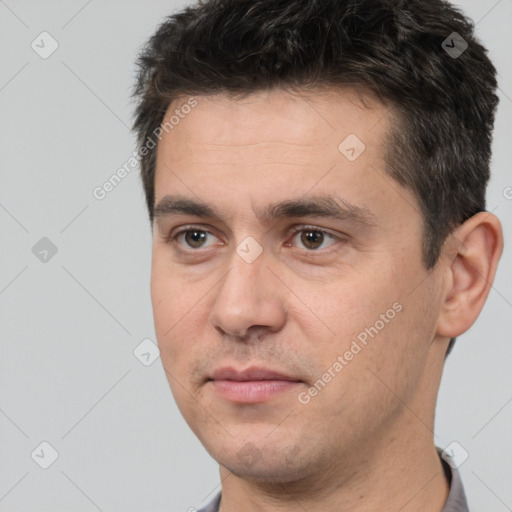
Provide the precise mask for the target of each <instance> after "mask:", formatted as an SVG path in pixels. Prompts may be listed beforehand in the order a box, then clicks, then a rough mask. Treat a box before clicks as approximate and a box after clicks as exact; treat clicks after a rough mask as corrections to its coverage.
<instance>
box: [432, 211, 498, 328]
mask: <svg viewBox="0 0 512 512" xmlns="http://www.w3.org/2000/svg"><path fill="white" fill-rule="evenodd" d="M443 251H444V258H445V260H446V263H445V264H446V272H447V283H448V284H447V287H446V290H445V292H444V297H443V303H442V306H441V312H440V315H439V318H438V323H437V334H438V335H439V336H442V337H447V338H455V337H457V336H459V335H461V334H462V333H463V332H465V331H467V330H468V329H469V328H470V327H471V326H472V325H473V323H474V322H475V320H476V319H477V317H478V315H479V314H480V311H481V310H482V308H483V306H484V304H485V301H486V299H487V296H488V295H489V291H490V289H491V285H492V282H493V280H494V276H495V274H496V268H497V266H498V261H499V259H500V256H501V253H502V251H503V233H502V229H501V223H500V221H499V220H498V218H497V217H496V216H495V215H493V214H492V213H488V212H481V213H477V214H476V215H474V216H473V217H471V218H470V219H468V220H467V221H466V222H464V223H463V224H462V225H461V226H459V227H458V228H457V229H456V230H455V231H454V232H453V233H452V234H451V235H450V240H449V243H448V244H446V246H445V247H444V248H443Z"/></svg>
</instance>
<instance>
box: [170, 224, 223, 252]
mask: <svg viewBox="0 0 512 512" xmlns="http://www.w3.org/2000/svg"><path fill="white" fill-rule="evenodd" d="M212 237H213V238H212ZM170 241H171V243H173V244H177V245H180V246H181V247H182V248H183V249H185V250H186V249H202V248H205V247H209V246H210V245H213V244H214V235H212V233H210V232H209V231H205V230H204V229H196V228H188V229H182V230H181V231H179V232H178V233H176V234H175V235H174V236H172V237H171V239H170Z"/></svg>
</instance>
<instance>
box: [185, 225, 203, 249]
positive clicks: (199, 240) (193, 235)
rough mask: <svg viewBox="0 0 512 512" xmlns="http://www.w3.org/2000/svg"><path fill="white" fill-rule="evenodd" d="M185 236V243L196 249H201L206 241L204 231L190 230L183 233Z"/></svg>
mask: <svg viewBox="0 0 512 512" xmlns="http://www.w3.org/2000/svg"><path fill="white" fill-rule="evenodd" d="M184 235H185V241H186V243H187V244H188V245H189V246H190V247H192V248H194V249H198V248H199V247H202V245H203V244H204V241H205V239H206V232H205V231H199V230H196V229H194V230H190V231H187V232H185V233H184Z"/></svg>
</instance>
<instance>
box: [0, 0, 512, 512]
mask: <svg viewBox="0 0 512 512" xmlns="http://www.w3.org/2000/svg"><path fill="white" fill-rule="evenodd" d="M185 3H187V2H177V1H175V0H174V1H173V0H168V1H162V0H153V1H152V2H142V1H133V0H131V1H126V0H125V1H122V2H121V1H120V0H102V1H100V0H91V1H88V2H86V1H82V0H80V1H69V0H67V1H56V0H51V1H45V2H41V1H40V0H39V1H35V0H32V1H29V0H5V1H2V0H0V48H1V50H0V58H1V64H0V164H1V165H0V169H1V188H0V229H1V233H2V244H1V247H2V249H1V260H0V261H1V264H0V322H1V326H2V331H1V332H2V334H1V354H0V510H1V511H9V512H15V511H52V512H56V511H94V510H102V511H105V512H106V511H119V512H120V511H123V512H129V511H136V510H138V511H140V510H148V511H149V510H151V511H160V510H161V511H164V510H165V511H185V510H188V509H189V507H193V506H196V507H198V506H199V505H200V504H201V503H202V502H203V501H204V500H208V499H209V498H210V497H211V495H212V493H213V492H216V491H217V490H218V484H219V477H218V473H217V466H216V463H215V462H214V461H213V460H212V459H211V458H210V457H209V456H208V454H207V453H206V452H205V451H204V449H203V448H202V446H201V445H200V443H199V442H198V441H197V440H196V439H195V437H194V436H193V434H192V433H191V432H190V431H189V429H188V427H187V426H186V424H185V422H184V421H183V419H182V418H181V416H180V414H179V412H178V410H177V408H176V405H175V404H174V401H173V399H172V396H171V393H170V391H169V388H168V384H167V381H166V379H165V376H164V372H163V370H162V367H161V363H160V360H159V359H157V360H156V361H154V363H153V364H151V365H150V366H145V365H144V364H142V362H141V361H140V360H139V359H137V358H136V357H135V355H134V353H133V351H134V349H135V348H136V347H137V346H138V345H139V344H140V343H141V341H142V340H144V339H146V338H149V339H151V340H153V341H155V336H154V330H153V319H152V311H151V304H150V295H149V277H150V257H151V235H150V230H149V224H148V221H147V216H146V210H145V206H144V198H143V193H142V189H141V187H140V185H139V181H138V176H137V174H136V171H133V172H132V173H130V174H129V175H128V176H127V177H126V178H125V179H124V180H123V181H122V182H121V183H120V184H119V185H118V186H117V187H116V188H115V189H114V190H113V191H112V192H110V193H109V194H107V196H106V197H105V199H103V200H102V201H99V200H97V199H95V198H94V197H93V195H92V191H93V189H94V188H95V187H97V186H101V185H102V184H103V183H104V182H105V181H106V180H107V179H108V178H109V177H110V176H111V175H112V174H113V173H114V172H115V171H116V170H117V169H118V168H119V167H121V166H122V165H123V164H124V163H125V162H126V161H127V160H128V158H129V157H130V156H131V155H132V151H133V149H134V138H133V136H132V134H131V133H130V131H129V128H128V127H129V126H130V125H131V116H132V111H133V104H132V103H131V102H130V98H129V95H130V91H131V87H132V84H133V80H134V76H135V68H134V64H133V61H134V57H135V55H136V52H137V50H138V49H139V47H140V45H141V44H142V43H143V42H144V41H145V39H146V38H147V37H148V36H149V35H150V34H151V33H152V32H153V31H154V29H155V27H156V25H157V24H158V23H159V22H160V21H161V19H162V18H163V17H164V16H165V15H167V14H170V13H171V12H172V11H173V10H174V9H176V8H177V7H179V6H181V5H184V4H185ZM459 5H460V6H461V7H462V8H463V9H464V10H465V11H466V12H467V13H468V14H469V15H470V16H471V17H472V18H473V19H474V20H475V22H476V23H477V31H478V34H479V35H480V37H481V39H482V40H483V41H484V43H485V44H486V45H487V47H488V48H489V50H490V54H491V57H492V59H493V60H494V62H495V64H496V66H497V68H498V70H499V75H500V76H499V81H500V92H499V94H500V98H501V105H500V108H499V112H498V117H497V122H496V132H495V141H494V161H493V178H492V182H491V184H490V187H489V193H488V209H489V210H491V211H494V212H495V213H496V214H497V215H498V216H499V217H500V219H501V220H502V222H503V224H504V230H505V238H506V241H507V240H510V239H511V238H512V237H511V235H512V232H511V231H512V222H511V219H512V215H511V214H512V200H510V199H507V198H506V197H505V195H506V194H504V191H505V190H507V187H510V186H512V175H511V173H510V154H511V153H510V146H511V140H510V134H511V132H512V66H511V65H510V64H509V62H510V49H511V47H512V36H511V30H510V27H511V26H512V0H500V1H494V0H493V1H482V0H478V1H477V0H473V1H469V0H467V1H464V2H459ZM43 31H47V32H49V33H50V34H51V36H52V37H53V38H54V39H55V40H56V41H57V42H58V45H59V47H58V49H57V50H56V51H55V52H54V53H53V54H52V55H51V56H50V57H48V58H47V59H43V58H41V57H40V56H39V55H38V54H37V53H36V52H35V51H34V50H33V49H32V48H31V43H32V41H33V40H36V43H37V42H38V41H40V38H38V36H39V34H40V33H41V32H43ZM39 45H40V46H41V45H42V44H41V43H40V42H39ZM44 45H45V49H46V50H48V49H49V48H50V41H49V40H48V39H47V40H46V42H45V43H44ZM511 196H512V194H509V197H511ZM43 237H47V238H48V239H49V240H51V242H52V243H53V244H54V245H55V246H56V248H57V253H56V254H55V255H53V256H52V253H51V252H49V253H48V254H47V255H46V254H45V253H44V252H42V253H41V252H38V250H39V251H42V250H43V249H44V247H40V246H36V247H38V248H39V249H38V250H35V252H36V253H37V254H34V252H33V250H32V248H33V247H34V246H35V245H36V244H37V243H38V242H39V241H40V239H41V238H43ZM40 243H41V244H43V245H44V243H45V242H40ZM44 257H46V261H41V259H40V258H44ZM509 261H510V248H509V247H507V248H506V250H505V254H504V256H503V259H502V262H501V266H500V269H499V272H498V276H497V279H496V282H495V285H494V287H493V289H492V291H491V293H490V297H489V300H488V302H487V304H486V306H485V309H484V311H483V312H482V314H481V317H480V318H479V320H478V322H477V324H476V325H475V326H474V327H473V328H472V329H471V330H470V331H469V332H468V333H467V334H465V335H464V336H462V337H461V338H460V339H459V342H458V346H457V347H456V349H455V350H454V352H453V354H452V355H451V357H450V358H449V360H448V362H447V365H446V370H445V376H444V380H443V384H442V388H441V392H440V397H439V407H438V414H437V423H436V436H437V437H436V443H437V444H438V445H439V446H441V447H445V446H447V445H448V444H449V443H451V442H452V441H457V442H458V443H459V444H460V445H461V446H462V447H464V449H465V450H466V451H467V452H468V453H469V457H468V459H467V460H466V461H465V462H464V463H463V464H462V465H461V466H460V471H461V472H462V476H463V480H464V483H465V486H466V490H467V494H468V497H469V501H470V505H471V509H472V510H473V511H491V510H492V511H505V510H512V486H510V482H511V479H512V437H511V435H510V432H511V430H512V429H511V425H512V372H511V371H510V361H511V360H512V345H511V343H510V338H511V336H510V331H511V328H512V286H511V266H510V264H509ZM145 357H146V359H147V357H148V356H145ZM43 441H46V442H48V443H49V444H50V445H51V446H52V447H53V448H54V449H55V450H56V451H57V452H58V458H57V460H56V461H55V462H54V463H53V464H52V465H51V466H50V467H49V468H48V469H42V468H41V467H40V464H44V463H45V462H46V463H48V462H50V461H51V451H50V450H49V449H48V448H47V447H45V446H44V445H43V446H42V447H41V446H40V443H41V442H43ZM34 450H35V452H34ZM41 450H42V451H41ZM33 452H34V455H33V456H31V454H32V453H33ZM191 510H192V509H191Z"/></svg>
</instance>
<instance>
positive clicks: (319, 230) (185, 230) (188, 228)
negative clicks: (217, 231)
mask: <svg viewBox="0 0 512 512" xmlns="http://www.w3.org/2000/svg"><path fill="white" fill-rule="evenodd" d="M190 231H200V232H202V233H208V234H210V235H213V233H212V232H211V231H207V230H206V229H203V228H200V227H198V226H193V225H192V226H186V227H185V228H183V229H181V230H179V231H177V232H176V233H175V234H174V235H171V236H170V237H169V238H168V240H167V242H168V243H169V244H177V243H178V237H180V236H181V235H183V234H186V233H188V232H190ZM303 231H313V232H315V233H322V234H323V235H326V236H327V237H329V238H333V239H335V240H337V242H343V241H344V239H343V238H342V237H340V236H337V235H334V234H333V233H331V232H329V231H326V230H324V229H322V228H319V227H317V226H311V225H302V226H296V227H294V228H293V230H292V233H291V237H292V238H293V237H295V235H297V234H298V233H301V232H303ZM213 236H215V235H213ZM337 242H334V243H333V244H331V245H330V246H329V247H332V246H334V245H336V243H337ZM329 247H328V248H326V249H304V250H305V251H306V252H308V253H312V254H313V253H323V254H325V253H326V252H327V251H328V249H329ZM181 250H182V251H184V252H199V251H200V250H201V248H199V249H192V248H190V249H181Z"/></svg>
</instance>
